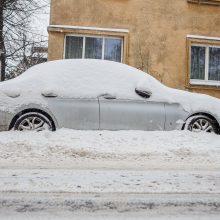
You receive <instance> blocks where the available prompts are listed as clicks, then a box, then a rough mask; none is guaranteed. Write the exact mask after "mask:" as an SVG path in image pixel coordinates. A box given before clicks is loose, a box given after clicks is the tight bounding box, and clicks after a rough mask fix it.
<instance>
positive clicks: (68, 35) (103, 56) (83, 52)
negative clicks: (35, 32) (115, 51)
mask: <svg viewBox="0 0 220 220" xmlns="http://www.w3.org/2000/svg"><path fill="white" fill-rule="evenodd" d="M67 37H82V38H83V51H82V59H85V47H86V38H87V37H88V38H89V37H91V38H102V59H101V60H104V58H105V39H119V40H121V41H122V44H121V61H120V62H121V63H122V62H123V58H124V39H123V37H117V36H116V37H112V36H104V35H81V34H66V35H65V39H64V50H63V51H64V53H63V59H66V57H65V55H66V38H67Z"/></svg>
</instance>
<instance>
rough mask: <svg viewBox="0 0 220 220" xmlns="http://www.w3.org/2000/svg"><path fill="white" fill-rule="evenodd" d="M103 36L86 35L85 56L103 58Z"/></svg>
mask: <svg viewBox="0 0 220 220" xmlns="http://www.w3.org/2000/svg"><path fill="white" fill-rule="evenodd" d="M102 42H103V39H102V38H92V37H86V46H85V58H87V59H102Z"/></svg>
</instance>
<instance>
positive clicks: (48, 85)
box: [0, 60, 220, 133]
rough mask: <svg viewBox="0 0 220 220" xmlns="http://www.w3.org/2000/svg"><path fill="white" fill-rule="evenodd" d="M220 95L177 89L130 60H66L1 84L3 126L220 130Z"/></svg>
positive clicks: (23, 127)
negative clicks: (215, 96) (136, 66)
mask: <svg viewBox="0 0 220 220" xmlns="http://www.w3.org/2000/svg"><path fill="white" fill-rule="evenodd" d="M219 124H220V100H219V99H217V98H214V97H210V96H207V95H202V94H194V93H190V92H186V91H181V90H176V89H171V88H168V87H166V86H165V85H163V84H161V83H160V82H159V81H157V80H156V79H154V78H153V77H152V76H150V75H148V74H146V73H144V72H142V71H140V70H137V69H135V68H133V67H130V66H127V65H125V64H120V63H116V62H110V61H101V60H60V61H52V62H47V63H45V64H40V65H36V66H34V67H32V68H30V69H29V70H27V71H26V72H25V73H23V74H22V75H21V76H19V77H17V78H15V79H13V80H9V81H5V82H1V83H0V130H2V131H3V130H10V129H15V130H20V131H22V130H37V131H39V130H44V129H50V130H56V129H57V128H62V127H64V128H72V129H81V130H85V129H86V130H96V129H97V130H98V129H101V130H150V131H152V130H174V129H188V130H191V131H206V132H215V133H219Z"/></svg>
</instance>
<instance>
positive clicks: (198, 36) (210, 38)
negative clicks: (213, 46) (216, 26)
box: [187, 34, 220, 41]
mask: <svg viewBox="0 0 220 220" xmlns="http://www.w3.org/2000/svg"><path fill="white" fill-rule="evenodd" d="M187 38H194V39H203V40H217V41H220V37H210V36H202V35H191V34H188V35H187Z"/></svg>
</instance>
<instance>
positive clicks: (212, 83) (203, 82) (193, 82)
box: [190, 43, 220, 86]
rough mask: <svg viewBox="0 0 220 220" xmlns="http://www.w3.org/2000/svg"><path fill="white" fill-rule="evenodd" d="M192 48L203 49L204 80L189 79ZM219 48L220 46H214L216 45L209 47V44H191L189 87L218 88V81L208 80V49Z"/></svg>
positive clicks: (219, 83) (219, 84)
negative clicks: (205, 86) (206, 86)
mask: <svg viewBox="0 0 220 220" xmlns="http://www.w3.org/2000/svg"><path fill="white" fill-rule="evenodd" d="M193 46H196V47H204V48H205V79H204V80H202V79H191V64H192V60H191V48H192V47H193ZM210 47H212V48H219V49H220V46H216V45H209V44H195V43H193V44H191V46H190V84H191V85H208V86H220V81H216V80H209V48H210Z"/></svg>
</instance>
